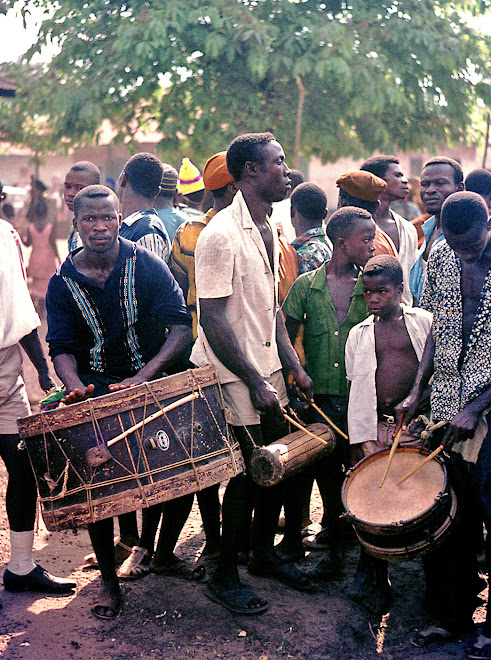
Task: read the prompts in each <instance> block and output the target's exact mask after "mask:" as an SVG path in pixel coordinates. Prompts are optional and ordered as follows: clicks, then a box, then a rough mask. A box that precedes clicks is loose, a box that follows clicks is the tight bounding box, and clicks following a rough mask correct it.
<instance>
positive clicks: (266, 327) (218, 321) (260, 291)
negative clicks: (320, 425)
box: [191, 133, 313, 614]
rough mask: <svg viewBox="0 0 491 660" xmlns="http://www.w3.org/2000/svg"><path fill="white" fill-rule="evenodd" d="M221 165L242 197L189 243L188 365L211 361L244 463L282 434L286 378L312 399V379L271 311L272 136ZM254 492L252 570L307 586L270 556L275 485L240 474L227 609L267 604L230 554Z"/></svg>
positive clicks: (274, 284)
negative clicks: (192, 259) (192, 267)
mask: <svg viewBox="0 0 491 660" xmlns="http://www.w3.org/2000/svg"><path fill="white" fill-rule="evenodd" d="M227 168H228V171H229V172H230V174H231V175H232V176H233V177H234V179H235V181H236V183H237V186H238V188H239V191H238V192H237V194H236V196H235V198H234V201H233V202H232V204H231V205H230V206H228V207H227V208H225V209H223V210H222V211H220V212H219V213H217V214H216V215H215V216H214V217H213V218H212V219H211V220H210V222H209V223H208V225H207V226H206V227H205V229H203V231H202V232H201V234H200V237H199V239H198V243H197V246H196V290H197V298H198V319H199V326H198V338H197V340H196V344H195V346H194V349H193V352H192V354H191V360H192V362H194V363H195V364H197V365H198V366H199V365H204V364H213V366H214V367H215V369H216V370H217V373H218V377H219V379H220V382H221V384H222V388H223V394H224V398H225V404H226V406H227V409H228V414H229V420H230V421H231V423H232V425H233V429H234V433H235V435H236V437H237V438H238V440H239V442H240V444H241V448H242V451H243V453H244V458H245V460H246V463H247V461H248V460H249V459H250V456H251V453H252V450H253V447H254V445H255V444H256V445H264V444H269V443H270V442H271V441H273V440H276V439H278V438H279V437H282V436H284V435H286V434H287V433H288V426H287V425H286V424H285V420H284V417H283V412H282V409H283V406H284V405H285V404H286V403H287V401H288V397H287V395H286V387H285V381H284V378H283V373H286V374H287V377H288V379H289V380H291V382H292V383H293V382H295V383H296V384H297V386H298V387H299V388H300V389H302V391H304V392H305V393H306V395H307V396H308V397H309V398H311V397H312V389H313V385H312V381H311V380H310V378H309V377H308V376H307V374H306V373H305V371H304V370H303V369H302V367H301V365H300V361H299V359H298V357H297V355H296V353H295V351H294V350H293V347H292V345H291V344H290V341H289V339H288V335H287V333H286V329H285V326H284V322H283V317H282V315H281V311H280V309H279V307H278V279H279V278H278V254H279V247H278V236H277V233H276V230H275V229H274V227H273V226H272V224H271V222H270V220H269V217H268V216H269V214H270V211H271V204H272V203H273V202H276V201H280V200H281V199H283V198H284V197H285V196H286V194H287V192H288V190H289V188H290V176H289V175H290V170H289V169H288V166H287V165H286V162H285V154H284V152H283V149H282V147H281V145H280V144H279V143H278V142H277V141H276V140H275V138H274V136H273V135H272V134H271V133H250V134H246V135H241V136H239V137H238V138H236V139H235V140H234V141H233V142H232V143H231V144H230V146H229V148H228V151H227ZM251 491H254V495H255V498H256V508H255V514H254V526H253V534H252V549H253V557H252V560H251V562H250V563H249V571H250V572H251V573H253V574H255V575H261V576H267V577H273V578H276V579H279V580H281V581H283V582H284V583H286V584H288V585H289V586H292V587H294V588H298V589H304V588H308V587H309V586H310V585H309V581H308V579H307V578H306V577H305V576H303V575H302V574H301V573H300V571H299V570H298V569H297V568H296V567H295V566H294V565H293V564H287V563H283V562H281V561H280V559H279V557H278V556H277V555H276V553H275V552H274V535H275V531H276V525H277V522H278V517H279V512H280V508H281V502H282V497H283V494H282V489H281V487H272V488H268V489H261V488H259V487H257V486H256V487H254V486H253V483H252V481H251V480H250V478H249V477H246V476H244V475H240V476H238V477H236V478H235V479H232V480H231V481H230V482H229V485H228V487H227V491H226V493H225V496H224V501H223V509H222V516H223V528H222V536H223V541H222V553H221V557H220V561H219V565H218V568H217V570H216V571H215V573H214V575H213V577H212V578H211V580H210V582H209V585H208V589H207V595H208V596H209V597H210V598H211V599H212V600H214V601H215V602H218V603H220V604H221V605H223V606H224V607H226V608H227V609H229V610H231V611H233V612H236V613H242V614H257V613H259V612H263V611H265V610H266V609H267V606H268V605H267V603H266V601H264V600H263V599H262V598H260V597H259V596H257V595H256V594H255V593H254V592H253V591H251V590H250V589H249V588H248V587H246V586H245V585H243V584H242V583H241V582H240V579H239V576H238V572H237V552H238V543H239V538H240V535H241V533H242V534H243V532H244V528H245V527H246V526H248V522H247V507H246V501H247V496H248V492H249V493H250V492H251Z"/></svg>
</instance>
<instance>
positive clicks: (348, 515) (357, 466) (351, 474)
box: [341, 446, 449, 530]
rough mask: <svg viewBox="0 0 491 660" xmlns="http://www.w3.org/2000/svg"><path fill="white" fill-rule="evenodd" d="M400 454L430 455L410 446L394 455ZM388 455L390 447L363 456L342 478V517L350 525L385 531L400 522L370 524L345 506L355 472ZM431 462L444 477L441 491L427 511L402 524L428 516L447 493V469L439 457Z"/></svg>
mask: <svg viewBox="0 0 491 660" xmlns="http://www.w3.org/2000/svg"><path fill="white" fill-rule="evenodd" d="M402 452H406V453H411V454H414V453H416V452H417V453H418V454H421V455H422V456H429V455H430V451H428V450H427V449H426V448H425V449H422V448H421V447H413V446H411V447H397V449H396V451H395V453H396V454H397V453H402ZM389 453H390V447H386V448H385V449H380V450H379V451H376V452H373V454H370V455H369V456H364V457H363V458H362V459H361V460H360V461H358V463H356V464H355V465H353V467H351V468H350V469H349V470H348V471H347V473H346V477H345V478H344V481H343V486H342V488H341V502H342V504H343V508H344V511H345V513H344V514H343V517H345V518H346V519H347V520H349V521H350V522H351V523H355V522H356V523H360V524H361V525H369V526H372V527H378V528H380V529H387V530H388V529H393V528H394V527H395V526H398V525H399V522H400V521H394V522H391V523H374V522H370V521H369V520H364V519H363V518H358V517H357V516H355V515H354V514H353V513H351V511H350V510H349V509H348V504H347V501H346V495H347V491H348V484H349V483H350V481H352V479H353V477H354V475H355V474H356V472H359V471H360V468H361V466H362V464H363V463H367V464H368V463H371V462H373V461H374V460H375V459H376V457H377V456H380V455H382V454H384V455H388V454H389ZM432 461H436V462H437V463H438V464H439V465H440V466H441V468H442V470H443V477H444V480H443V489H442V490H441V491H440V492H439V493H438V494H437V495H436V497H435V499H434V501H433V504H432V505H431V506H429V507H428V508H427V509H424V511H422V512H421V513H420V514H419V515H417V516H414V517H413V518H407V519H406V520H404V524H408V525H409V524H410V523H412V522H414V521H416V520H419V519H420V518H421V517H423V516H425V515H426V514H428V513H429V512H430V511H431V510H432V509H433V508H434V506H435V505H436V503H437V501H438V498H441V497H443V496H445V495H446V494H447V493H448V489H449V484H448V473H447V468H446V465H445V462H444V460H443V459H442V458H441V456H434V457H433V459H432Z"/></svg>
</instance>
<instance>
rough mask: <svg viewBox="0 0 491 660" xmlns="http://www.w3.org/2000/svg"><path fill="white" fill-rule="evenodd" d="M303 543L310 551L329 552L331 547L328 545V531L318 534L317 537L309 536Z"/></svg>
mask: <svg viewBox="0 0 491 660" xmlns="http://www.w3.org/2000/svg"><path fill="white" fill-rule="evenodd" d="M302 543H303V544H304V546H305V547H306V548H309V550H321V551H324V550H329V549H330V545H329V543H328V537H327V530H325V529H323V530H321V531H320V532H318V533H317V534H316V535H315V536H307V538H304V539H302Z"/></svg>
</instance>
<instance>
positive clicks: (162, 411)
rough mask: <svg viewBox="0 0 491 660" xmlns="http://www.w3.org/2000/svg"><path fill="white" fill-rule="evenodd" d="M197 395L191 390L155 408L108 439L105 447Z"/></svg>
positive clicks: (197, 394) (197, 395)
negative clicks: (147, 415)
mask: <svg viewBox="0 0 491 660" xmlns="http://www.w3.org/2000/svg"><path fill="white" fill-rule="evenodd" d="M198 397H199V392H193V394H188V396H185V397H183V398H182V399H178V400H177V401H174V402H173V403H170V404H169V405H168V406H166V407H165V408H162V409H161V410H157V412H155V413H153V414H152V415H150V417H146V418H145V419H142V421H141V422H138V424H135V425H134V426H131V427H130V428H129V429H126V431H123V433H120V434H119V435H117V436H116V437H115V438H113V439H112V440H109V441H108V442H107V443H106V447H110V446H111V445H114V443H115V442H118V441H119V440H122V439H123V438H126V436H127V435H130V433H133V432H134V431H137V430H138V429H139V428H140V427H142V426H143V425H144V424H148V423H149V422H153V420H154V419H157V417H160V416H161V415H164V414H165V413H167V412H169V410H174V408H177V407H178V406H182V405H183V404H184V403H189V401H193V400H194V399H197V398H198Z"/></svg>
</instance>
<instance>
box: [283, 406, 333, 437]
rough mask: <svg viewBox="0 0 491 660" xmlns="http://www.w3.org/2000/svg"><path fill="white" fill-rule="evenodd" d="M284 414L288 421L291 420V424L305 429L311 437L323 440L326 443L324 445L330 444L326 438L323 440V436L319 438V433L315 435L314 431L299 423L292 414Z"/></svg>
mask: <svg viewBox="0 0 491 660" xmlns="http://www.w3.org/2000/svg"><path fill="white" fill-rule="evenodd" d="M283 415H284V417H285V419H286V420H287V421H288V422H290V424H293V426H296V427H297V429H300V430H301V431H303V432H304V433H306V434H307V435H310V437H311V438H315V439H316V440H318V441H319V442H322V444H324V445H328V444H329V443H328V442H327V441H326V440H323V439H322V438H319V436H318V435H315V434H314V433H311V432H310V431H309V430H308V429H306V428H305V426H302V425H301V424H299V423H298V422H296V421H295V420H294V419H293V417H290V415H287V414H286V413H283Z"/></svg>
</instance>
